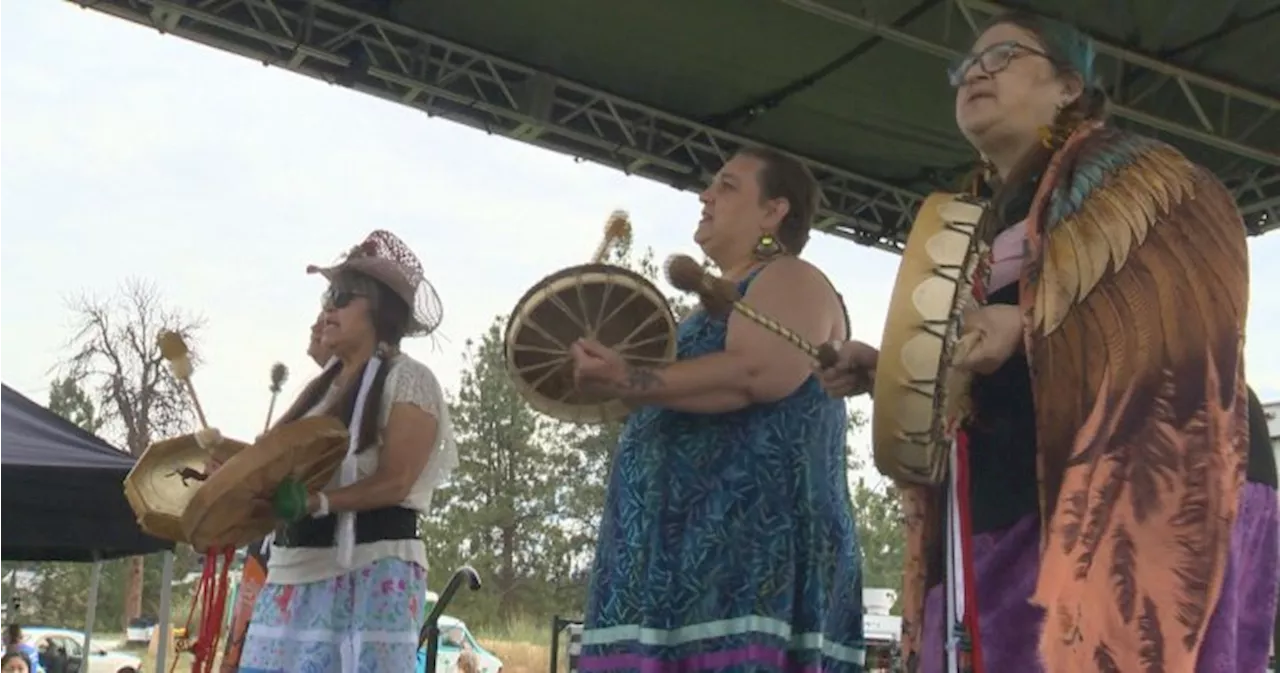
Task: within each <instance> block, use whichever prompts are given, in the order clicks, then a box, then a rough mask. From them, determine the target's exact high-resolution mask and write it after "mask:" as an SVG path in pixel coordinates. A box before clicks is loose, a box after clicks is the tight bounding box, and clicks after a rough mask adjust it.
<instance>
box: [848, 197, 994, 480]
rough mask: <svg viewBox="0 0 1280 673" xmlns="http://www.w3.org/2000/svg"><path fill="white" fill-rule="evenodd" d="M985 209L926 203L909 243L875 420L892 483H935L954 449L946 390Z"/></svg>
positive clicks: (950, 201) (945, 201) (880, 369)
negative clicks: (976, 232)
mask: <svg viewBox="0 0 1280 673" xmlns="http://www.w3.org/2000/svg"><path fill="white" fill-rule="evenodd" d="M981 215H982V206H981V205H980V204H978V203H977V202H974V201H971V200H969V199H968V197H964V196H957V195H954V194H941V193H939V194H933V195H931V196H930V197H929V198H927V199H925V202H924V205H922V206H921V207H920V212H919V213H918V214H917V215H916V220H915V222H914V223H913V224H912V226H911V234H910V236H909V237H908V238H907V249H906V251H905V252H904V253H903V255H902V262H901V264H900V265H899V266H898V279H897V282H896V283H895V285H894V288H893V298H892V300H891V302H890V304H889V315H888V319H887V320H886V321H885V326H884V336H883V338H882V339H881V341H880V360H879V363H878V364H877V366H876V381H875V397H874V403H873V410H872V416H871V433H872V446H873V449H874V454H875V463H876V467H877V468H878V469H879V470H880V471H881V472H882V473H884V474H885V475H886V476H888V477H891V478H893V479H895V480H900V481H904V482H908V483H916V484H937V483H941V481H942V480H943V479H944V478H945V477H946V473H947V463H948V456H949V453H948V452H949V451H950V447H951V432H950V428H949V423H948V418H947V417H948V413H947V412H948V409H949V408H951V406H952V403H953V400H951V399H949V396H951V395H953V393H952V392H950V391H949V390H948V388H949V386H948V377H949V376H951V375H952V373H951V366H950V364H951V358H952V355H953V352H954V349H955V345H956V342H957V341H959V333H960V320H959V318H960V315H961V313H962V312H963V311H964V309H965V307H966V306H967V304H968V302H969V301H970V300H971V297H972V278H973V272H974V269H975V267H976V265H977V261H978V257H979V254H978V246H977V245H976V244H975V242H974V239H973V234H974V230H975V229H976V227H977V224H978V218H979V217H980V216H981Z"/></svg>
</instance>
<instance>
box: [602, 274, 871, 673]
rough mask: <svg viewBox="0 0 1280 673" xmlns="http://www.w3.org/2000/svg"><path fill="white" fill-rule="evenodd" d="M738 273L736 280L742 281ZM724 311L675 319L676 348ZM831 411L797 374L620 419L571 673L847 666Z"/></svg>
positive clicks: (850, 534) (845, 562) (702, 340)
mask: <svg viewBox="0 0 1280 673" xmlns="http://www.w3.org/2000/svg"><path fill="white" fill-rule="evenodd" d="M750 281H751V279H750V278H748V279H747V280H746V281H744V282H743V283H742V284H741V286H740V287H739V290H740V291H742V292H744V293H745V291H746V286H747V285H748V284H749V283H750ZM726 332H727V323H726V321H725V320H722V319H715V318H710V317H708V316H707V315H706V314H705V313H703V312H698V313H695V314H694V315H692V316H690V317H689V318H688V319H687V320H685V322H684V323H683V324H681V326H680V331H679V357H680V359H690V358H696V357H698V356H701V355H706V354H708V353H714V352H718V351H722V350H724V346H725V336H726ZM846 420H847V416H846V411H845V406H844V402H843V401H842V400H835V399H831V398H830V397H828V396H827V395H826V394H825V393H824V392H823V391H822V389H821V387H820V386H819V384H818V382H817V380H816V379H815V378H813V377H810V378H809V379H807V380H806V381H805V382H804V383H803V384H802V385H801V386H800V388H799V389H797V390H796V391H795V392H794V393H792V394H791V395H790V396H788V397H786V398H784V399H782V400H779V401H777V402H772V403H769V404H759V405H754V406H751V407H748V408H746V409H742V410H739V411H735V412H730V413H724V414H691V413H682V412H677V411H671V410H668V409H662V408H657V407H646V408H643V409H640V410H637V411H636V412H635V413H633V414H632V415H631V418H630V419H629V420H628V422H627V425H626V427H625V429H624V430H623V433H622V438H621V440H620V443H619V447H618V453H617V457H616V462H615V464H614V469H613V473H612V475H611V477H610V483H609V491H608V496H607V499H606V503H605V510H604V516H603V519H602V521H601V526H600V538H599V541H598V543H597V547H596V557H595V568H594V571H593V573H592V577H591V589H590V594H589V597H588V601H587V616H586V628H585V631H584V633H583V639H582V642H583V652H582V657H581V659H580V660H579V668H580V670H583V671H643V672H645V673H650V672H655V673H656V672H659V671H663V672H665V671H706V670H717V671H804V672H806V673H808V672H811V671H855V672H856V671H861V670H862V664H863V659H864V649H863V646H864V645H863V635H862V609H861V608H862V576H861V563H862V552H861V549H860V548H859V545H858V538H857V530H856V528H855V526H854V520H853V509H852V504H851V501H850V499H849V488H848V482H847V480H846V467H845V427H846Z"/></svg>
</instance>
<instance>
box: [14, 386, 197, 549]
mask: <svg viewBox="0 0 1280 673" xmlns="http://www.w3.org/2000/svg"><path fill="white" fill-rule="evenodd" d="M0 402H2V411H3V416H2V418H0V421H2V422H0V468H2V469H0V512H2V514H0V516H2V517H3V521H2V522H0V523H3V524H4V535H3V536H0V537H2V539H0V546H2V547H3V549H0V558H3V559H4V560H6V561H100V560H105V559H111V558H119V557H122V556H134V555H139V554H150V553H154V552H158V551H164V550H168V549H172V548H173V544H172V543H170V542H166V541H164V540H160V539H158V538H154V537H151V536H150V535H147V534H146V533H143V532H142V529H140V528H139V527H138V523H137V520H136V519H135V517H134V513H133V510H132V509H131V508H130V507H129V502H128V501H127V500H126V499H125V497H124V485H123V484H124V478H125V475H127V474H128V473H129V470H130V468H132V467H133V463H134V459H133V457H132V456H130V455H129V454H127V453H124V452H122V451H118V450H116V449H115V448H113V447H112V446H111V445H110V444H107V443H106V442H105V441H103V440H102V439H100V438H98V437H97V436H95V435H93V434H92V433H89V432H87V431H85V430H83V429H81V428H80V427H77V426H76V425H75V424H73V423H70V422H68V421H67V420H66V419H63V418H62V417H60V416H58V415H57V414H55V413H53V412H51V411H49V410H48V409H45V408H44V407H42V406H40V405H38V404H36V403H35V402H32V401H31V400H29V399H27V398H26V397H24V396H23V395H22V394H20V393H18V392H17V391H15V390H13V389H12V388H10V387H9V386H3V399H2V400H0Z"/></svg>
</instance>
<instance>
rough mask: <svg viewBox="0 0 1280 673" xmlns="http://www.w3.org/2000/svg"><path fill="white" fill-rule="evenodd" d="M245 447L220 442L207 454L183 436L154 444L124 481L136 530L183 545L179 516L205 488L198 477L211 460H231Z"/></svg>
mask: <svg viewBox="0 0 1280 673" xmlns="http://www.w3.org/2000/svg"><path fill="white" fill-rule="evenodd" d="M248 446H249V445H248V444H245V443H244V442H238V441H236V440H234V439H226V438H223V439H222V440H221V442H220V443H219V444H218V445H217V446H216V447H214V449H213V451H212V452H211V451H208V450H206V449H205V448H204V447H202V446H200V443H199V442H198V441H197V440H196V435H194V434H189V435H182V436H179V437H174V438H172V439H166V440H163V441H159V442H156V443H154V444H152V445H151V446H148V447H147V450H146V451H144V452H143V453H142V457H141V458H139V459H138V462H137V463H135V464H134V466H133V468H132V469H130V470H129V474H128V475H127V476H126V477H125V478H124V496H125V499H127V500H128V501H129V506H130V507H131V508H133V513H134V515H135V516H137V518H138V526H139V527H140V528H142V530H143V532H145V533H147V534H148V535H151V536H153V537H158V538H160V539H162V540H169V541H170V542H186V541H187V539H186V537H185V536H184V535H183V534H182V512H183V510H185V509H186V508H187V504H188V503H189V502H191V498H192V496H194V495H195V493H196V491H197V490H199V489H200V487H201V486H202V485H203V484H204V482H203V481H202V479H201V477H202V476H203V475H204V471H205V469H206V468H207V466H208V463H209V461H210V460H217V461H223V460H230V459H231V458H232V457H234V456H235V455H236V454H238V453H240V451H243V450H244V449H246V448H248Z"/></svg>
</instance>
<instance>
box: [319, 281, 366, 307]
mask: <svg viewBox="0 0 1280 673" xmlns="http://www.w3.org/2000/svg"><path fill="white" fill-rule="evenodd" d="M363 296H365V295H364V294H362V293H360V292H353V291H351V290H339V289H336V288H332V287H331V288H329V289H328V290H326V291H325V293H324V296H323V297H321V299H320V303H321V305H323V306H324V308H325V310H331V309H340V308H346V307H347V306H350V305H351V302H353V301H355V300H356V298H357V297H363Z"/></svg>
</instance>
